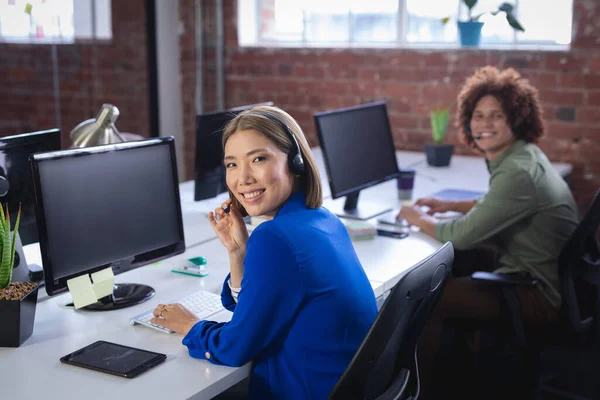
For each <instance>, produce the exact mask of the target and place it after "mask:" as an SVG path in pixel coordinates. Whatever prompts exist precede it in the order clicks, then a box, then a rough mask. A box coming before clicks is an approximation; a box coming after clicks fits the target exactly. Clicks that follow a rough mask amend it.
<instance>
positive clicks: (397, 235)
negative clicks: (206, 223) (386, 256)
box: [377, 229, 408, 239]
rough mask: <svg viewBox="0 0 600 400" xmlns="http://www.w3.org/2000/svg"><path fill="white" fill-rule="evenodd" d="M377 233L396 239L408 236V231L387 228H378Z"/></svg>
mask: <svg viewBox="0 0 600 400" xmlns="http://www.w3.org/2000/svg"><path fill="white" fill-rule="evenodd" d="M377 234H378V235H379V236H387V237H392V238H395V239H404V238H405V237H407V236H408V232H405V231H404V232H403V231H394V230H392V231H390V230H387V229H377Z"/></svg>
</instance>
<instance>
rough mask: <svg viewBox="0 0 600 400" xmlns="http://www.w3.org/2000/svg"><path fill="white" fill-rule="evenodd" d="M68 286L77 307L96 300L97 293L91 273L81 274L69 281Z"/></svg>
mask: <svg viewBox="0 0 600 400" xmlns="http://www.w3.org/2000/svg"><path fill="white" fill-rule="evenodd" d="M67 287H68V288H69V292H71V296H72V297H73V304H74V305H75V308H81V307H85V306H87V305H90V304H93V303H95V302H96V300H97V299H96V295H95V294H94V288H93V287H92V281H90V277H89V275H87V274H85V275H81V276H78V277H77V278H72V279H69V280H68V281H67Z"/></svg>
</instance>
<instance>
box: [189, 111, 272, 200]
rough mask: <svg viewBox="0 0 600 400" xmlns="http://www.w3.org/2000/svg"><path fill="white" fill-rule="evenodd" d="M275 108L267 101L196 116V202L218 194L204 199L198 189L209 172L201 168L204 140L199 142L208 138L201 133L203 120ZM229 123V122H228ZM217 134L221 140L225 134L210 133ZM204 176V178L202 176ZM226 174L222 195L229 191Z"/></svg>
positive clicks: (232, 116) (204, 133)
mask: <svg viewBox="0 0 600 400" xmlns="http://www.w3.org/2000/svg"><path fill="white" fill-rule="evenodd" d="M261 106H263V107H273V106H274V103H273V102H272V101H266V102H264V103H256V104H247V105H243V106H237V107H232V108H228V109H226V110H220V111H213V112H209V113H202V114H198V115H196V152H195V154H194V201H202V200H207V199H210V198H214V197H216V196H217V195H218V194H216V195H215V196H212V197H203V195H204V193H202V194H201V192H200V191H199V188H198V189H197V188H196V186H197V184H198V182H200V181H201V180H202V179H201V178H204V177H206V174H207V171H206V170H204V168H201V161H200V158H199V155H200V154H201V152H202V149H201V147H200V146H201V143H202V140H199V138H200V137H205V136H207V134H206V132H201V130H200V124H199V123H200V121H201V120H202V119H203V118H214V117H229V116H230V117H231V118H230V120H231V119H233V118H235V117H236V116H237V115H239V114H241V113H242V112H244V111H248V110H251V109H253V108H255V107H261ZM228 122H229V121H228ZM223 128H225V126H223ZM215 133H217V134H218V135H219V136H220V137H221V138H222V137H223V132H222V131H221V132H219V131H215V132H212V133H210V134H211V135H212V134H215ZM221 152H223V146H222V145H221ZM224 170H225V167H224V166H223V171H224ZM201 174H202V177H201V176H200V175H201ZM224 175H225V174H224V173H223V176H222V181H223V182H222V184H223V186H224V187H225V190H223V191H222V192H221V193H225V192H226V191H227V185H226V183H225V177H224Z"/></svg>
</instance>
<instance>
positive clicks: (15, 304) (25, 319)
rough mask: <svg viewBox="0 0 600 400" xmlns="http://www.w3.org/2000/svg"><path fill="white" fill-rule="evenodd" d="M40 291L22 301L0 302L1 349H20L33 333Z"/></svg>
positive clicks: (33, 292)
mask: <svg viewBox="0 0 600 400" xmlns="http://www.w3.org/2000/svg"><path fill="white" fill-rule="evenodd" d="M38 289H39V287H37V286H36V287H35V288H34V289H32V290H31V291H30V292H29V293H27V294H26V295H25V296H23V297H22V298H21V300H0V327H2V328H1V329H0V347H19V346H20V345H21V344H23V342H25V340H27V339H28V338H29V337H30V336H31V334H32V333H33V321H34V320H35V307H36V302H37V297H38Z"/></svg>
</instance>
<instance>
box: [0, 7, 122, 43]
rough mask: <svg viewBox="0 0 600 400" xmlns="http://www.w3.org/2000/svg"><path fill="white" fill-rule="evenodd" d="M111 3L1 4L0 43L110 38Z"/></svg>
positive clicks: (64, 41)
mask: <svg viewBox="0 0 600 400" xmlns="http://www.w3.org/2000/svg"><path fill="white" fill-rule="evenodd" d="M110 12H111V2H110V0H0V42H12V43H73V42H74V41H75V40H77V39H103V40H109V39H111V38H112V26H111V17H110V16H111V14H110Z"/></svg>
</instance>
